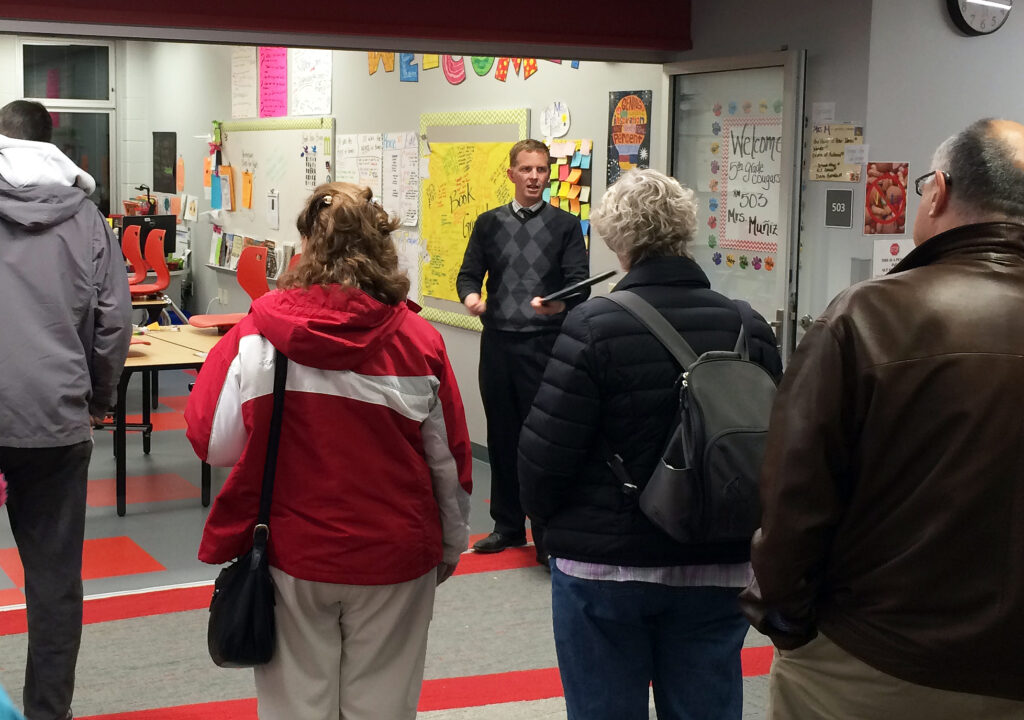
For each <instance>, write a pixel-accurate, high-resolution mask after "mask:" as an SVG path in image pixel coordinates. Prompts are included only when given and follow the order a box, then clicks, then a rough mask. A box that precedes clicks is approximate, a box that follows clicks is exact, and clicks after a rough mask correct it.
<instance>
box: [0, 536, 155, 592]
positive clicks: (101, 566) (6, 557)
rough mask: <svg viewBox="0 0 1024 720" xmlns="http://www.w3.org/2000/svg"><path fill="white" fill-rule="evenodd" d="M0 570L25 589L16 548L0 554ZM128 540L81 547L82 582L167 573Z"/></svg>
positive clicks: (95, 541)
mask: <svg viewBox="0 0 1024 720" xmlns="http://www.w3.org/2000/svg"><path fill="white" fill-rule="evenodd" d="M0 569H3V571H4V572H5V573H7V577H9V578H10V579H11V582H13V583H14V584H15V585H17V586H18V587H19V588H21V587H25V569H24V568H23V567H22V566H21V558H20V557H19V555H18V549H17V548H4V549H3V550H0ZM166 569H167V568H165V567H164V566H163V565H161V564H160V563H158V562H157V561H156V560H154V559H153V557H152V556H151V555H150V554H149V553H147V552H146V551H145V550H143V549H142V548H141V547H139V545H138V544H136V542H135V541H134V540H132V539H131V538H130V537H109V538H94V539H91V540H86V541H85V543H84V544H83V546H82V579H83V580H96V579H97V578H107V577H117V576H119V575H137V574H139V573H147V572H157V571H160V570H166Z"/></svg>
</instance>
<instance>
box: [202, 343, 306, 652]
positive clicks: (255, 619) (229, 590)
mask: <svg viewBox="0 0 1024 720" xmlns="http://www.w3.org/2000/svg"><path fill="white" fill-rule="evenodd" d="M287 375H288V358H286V357H285V356H284V353H282V352H281V351H280V350H277V351H275V355H274V410H273V414H272V415H271V417H270V439H269V440H268V441H267V461H266V464H265V465H264V466H263V490H262V492H261V493H260V509H259V514H258V515H257V517H256V527H255V529H254V530H253V537H252V549H250V550H249V552H247V553H246V554H245V555H243V556H242V557H240V558H239V559H238V560H235V561H234V562H233V563H231V564H230V565H228V566H227V567H226V568H224V569H223V570H221V571H220V575H218V576H217V580H216V582H215V583H214V585H213V599H212V600H210V625H209V628H208V629H207V633H206V640H207V644H208V645H209V648H210V657H211V658H213V662H214V663H216V664H217V665H219V666H220V667H225V668H248V667H253V666H255V665H263V664H264V663H267V662H269V661H270V658H271V657H273V655H274V636H275V626H274V582H273V580H272V579H271V577H270V566H269V565H268V564H267V540H268V539H269V537H270V525H269V523H270V499H271V497H272V496H273V494H274V471H275V469H276V467H277V448H278V445H279V444H280V440H281V413H282V411H283V410H284V388H285V379H286V377H287Z"/></svg>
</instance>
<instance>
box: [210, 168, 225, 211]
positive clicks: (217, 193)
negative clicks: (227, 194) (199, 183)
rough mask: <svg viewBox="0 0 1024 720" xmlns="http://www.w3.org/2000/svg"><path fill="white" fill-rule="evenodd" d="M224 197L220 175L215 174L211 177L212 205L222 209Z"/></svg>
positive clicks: (214, 207)
mask: <svg viewBox="0 0 1024 720" xmlns="http://www.w3.org/2000/svg"><path fill="white" fill-rule="evenodd" d="M223 198H224V196H223V195H222V193H221V190H220V175H213V176H211V177H210V207H211V208H213V209H214V210H220V208H221V202H222V201H223Z"/></svg>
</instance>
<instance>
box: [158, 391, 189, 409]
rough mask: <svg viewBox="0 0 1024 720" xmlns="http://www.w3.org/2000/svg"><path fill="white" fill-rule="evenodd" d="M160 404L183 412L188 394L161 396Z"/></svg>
mask: <svg viewBox="0 0 1024 720" xmlns="http://www.w3.org/2000/svg"><path fill="white" fill-rule="evenodd" d="M160 404H161V405H164V406H166V407H169V408H171V410H175V411H177V412H181V413H183V412H185V406H186V405H188V395H171V396H168V397H163V396H161V397H160Z"/></svg>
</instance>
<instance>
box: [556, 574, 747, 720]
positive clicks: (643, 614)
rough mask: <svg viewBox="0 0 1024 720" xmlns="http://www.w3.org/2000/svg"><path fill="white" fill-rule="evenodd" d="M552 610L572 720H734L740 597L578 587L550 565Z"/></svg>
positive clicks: (739, 683) (738, 695) (651, 586)
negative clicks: (654, 717) (651, 715)
mask: <svg viewBox="0 0 1024 720" xmlns="http://www.w3.org/2000/svg"><path fill="white" fill-rule="evenodd" d="M551 566H552V567H551V606H552V615H553V619H554V628H555V649H556V650H557V652H558V669H559V672H560V673H561V676H562V687H563V688H564V689H565V704H566V709H567V710H568V720H605V719H606V720H648V697H649V695H648V687H649V686H650V685H652V684H653V686H654V703H655V706H656V708H657V711H658V718H659V720H739V718H740V717H741V716H742V713H743V676H742V672H741V668H740V649H741V648H742V646H743V638H744V637H745V636H746V634H747V630H748V629H749V627H750V626H749V625H748V624H747V621H746V620H745V619H744V618H743V615H742V614H741V613H740V610H739V604H738V602H737V595H738V594H739V589H738V588H732V589H730V588H719V587H669V586H667V585H658V584H656V583H646V582H610V581H603V580H581V579H579V578H574V577H571V576H569V575H566V574H565V573H563V572H561V571H559V570H558V568H557V567H555V563H554V561H552V563H551Z"/></svg>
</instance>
